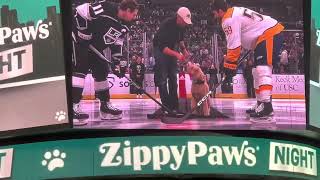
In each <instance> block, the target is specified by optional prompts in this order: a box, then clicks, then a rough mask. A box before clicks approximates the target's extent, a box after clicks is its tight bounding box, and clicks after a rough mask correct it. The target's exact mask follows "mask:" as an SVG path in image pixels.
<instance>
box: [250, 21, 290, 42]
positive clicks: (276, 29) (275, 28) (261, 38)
mask: <svg viewBox="0 0 320 180" xmlns="http://www.w3.org/2000/svg"><path fill="white" fill-rule="evenodd" d="M283 30H284V26H282V25H281V24H280V23H278V24H277V25H275V26H273V27H272V28H269V29H267V30H266V31H265V32H264V33H263V34H262V35H261V36H259V38H258V41H257V43H256V45H258V44H259V43H261V42H262V41H264V40H267V39H269V38H271V37H273V36H275V35H277V34H279V33H280V32H282V31H283Z"/></svg>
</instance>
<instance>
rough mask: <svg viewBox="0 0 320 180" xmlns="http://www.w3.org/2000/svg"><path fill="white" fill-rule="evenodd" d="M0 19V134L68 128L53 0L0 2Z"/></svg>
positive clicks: (58, 15) (57, 17) (59, 35)
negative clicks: (24, 130)
mask: <svg viewBox="0 0 320 180" xmlns="http://www.w3.org/2000/svg"><path fill="white" fill-rule="evenodd" d="M0 13H1V14H0V99H1V100H0V102H1V103H0V109H1V118H0V119H1V126H0V132H7V131H12V130H22V129H27V128H34V127H43V126H49V125H61V124H66V123H69V121H68V108H67V96H66V82H65V60H64V44H63V29H62V17H61V8H60V2H59V0H46V1H36V0H31V1H19V0H2V1H1V2H0Z"/></svg>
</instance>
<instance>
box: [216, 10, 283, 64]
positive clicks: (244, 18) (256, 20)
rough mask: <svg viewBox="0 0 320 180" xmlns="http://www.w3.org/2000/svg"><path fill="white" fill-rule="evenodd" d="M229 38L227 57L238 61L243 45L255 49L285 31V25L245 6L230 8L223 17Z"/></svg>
mask: <svg viewBox="0 0 320 180" xmlns="http://www.w3.org/2000/svg"><path fill="white" fill-rule="evenodd" d="M222 28H223V30H224V32H225V35H226V39H227V48H228V52H227V58H228V60H230V61H237V60H238V58H239V57H240V52H241V47H243V48H245V49H248V50H253V49H255V47H256V46H257V44H259V43H260V42H262V41H264V40H266V39H268V38H271V37H273V36H274V35H276V34H278V33H280V32H281V31H283V29H284V27H283V26H282V25H281V24H279V23H278V21H277V20H275V19H273V18H271V17H270V16H265V15H262V14H259V13H257V12H255V11H253V10H250V9H248V8H244V7H233V8H229V9H228V10H227V12H226V14H225V15H224V17H223V19H222Z"/></svg>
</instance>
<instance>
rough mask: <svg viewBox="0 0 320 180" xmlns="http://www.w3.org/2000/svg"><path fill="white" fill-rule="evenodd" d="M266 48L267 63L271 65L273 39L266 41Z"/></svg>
mask: <svg viewBox="0 0 320 180" xmlns="http://www.w3.org/2000/svg"><path fill="white" fill-rule="evenodd" d="M266 48H267V63H268V65H272V57H273V37H271V38H269V39H267V40H266Z"/></svg>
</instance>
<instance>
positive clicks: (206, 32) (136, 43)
mask: <svg viewBox="0 0 320 180" xmlns="http://www.w3.org/2000/svg"><path fill="white" fill-rule="evenodd" d="M81 1H88V0H81ZM109 1H114V2H118V1H119V0H109ZM203 1H204V0H203ZM272 1H274V0H272ZM279 1H280V3H279V2H278V1H277V2H278V3H279V5H277V6H276V8H274V7H273V5H274V4H273V5H272V4H271V3H268V2H270V1H266V2H265V4H269V5H270V6H269V7H268V6H266V5H264V6H263V4H261V3H262V2H261V3H260V4H261V5H260V4H258V3H256V5H255V4H252V3H254V2H253V1H248V2H250V4H248V5H246V4H245V5H243V6H246V7H248V8H251V9H253V10H255V11H257V12H260V13H262V14H266V15H270V16H272V17H274V18H276V19H278V20H279V21H281V22H283V23H284V24H285V26H286V28H287V29H288V27H289V29H296V31H288V32H285V33H284V36H285V38H284V39H285V42H284V45H283V49H282V50H281V53H279V63H278V65H277V66H275V67H274V73H277V74H303V73H304V62H305V61H304V43H303V42H304V41H303V38H304V37H303V31H302V26H301V19H302V17H303V16H302V13H301V11H302V8H301V7H296V6H297V3H296V0H279ZM79 2H80V0H79ZM138 2H139V4H140V5H141V8H140V12H139V17H138V20H137V21H136V22H135V23H134V24H132V26H131V32H130V35H129V40H128V44H126V47H125V53H128V52H130V53H129V56H128V57H129V60H130V58H131V57H132V56H137V55H138V54H142V56H143V59H144V64H145V65H146V70H147V72H152V71H153V65H154V58H153V49H152V48H153V46H152V39H153V36H154V34H155V33H156V32H157V30H158V29H159V26H160V24H161V22H162V21H163V20H164V19H165V18H167V17H170V16H174V15H175V12H176V10H177V9H178V8H179V7H180V6H182V5H180V4H178V3H174V5H172V4H161V5H160V4H155V3H152V0H138ZM234 2H235V3H236V2H238V1H234ZM241 2H245V1H241ZM274 2H275V1H274ZM234 5H238V4H234ZM241 5H242V4H241ZM186 6H188V5H186ZM259 6H263V8H261V7H259ZM189 8H190V10H191V12H192V19H193V25H192V26H191V27H189V28H188V29H187V32H186V35H185V41H186V44H187V46H188V49H189V50H190V52H191V58H190V59H192V60H193V62H194V63H198V64H199V66H201V68H202V69H203V70H204V71H205V72H208V71H209V69H210V67H212V66H213V65H214V66H215V67H217V69H221V68H222V62H223V55H224V54H226V50H227V48H226V42H225V38H224V33H223V31H222V30H221V28H220V25H219V24H218V23H217V21H215V20H214V19H213V18H212V12H211V10H210V5H208V4H204V5H202V6H201V5H199V6H189ZM280 9H281V10H280ZM277 13H279V14H277ZM299 29H300V30H299ZM214 33H216V34H218V43H217V44H218V50H217V51H218V55H217V57H218V60H215V58H214V56H213V42H212V37H213V34H214ZM144 36H145V37H146V38H145V41H144V38H143V37H144ZM144 52H145V53H144ZM126 57H127V56H126ZM250 57H251V58H253V56H250ZM214 62H216V63H214ZM217 62H218V63H217ZM240 72H243V69H240Z"/></svg>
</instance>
